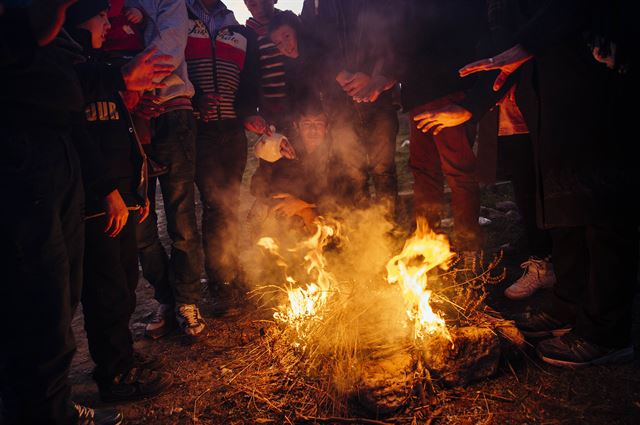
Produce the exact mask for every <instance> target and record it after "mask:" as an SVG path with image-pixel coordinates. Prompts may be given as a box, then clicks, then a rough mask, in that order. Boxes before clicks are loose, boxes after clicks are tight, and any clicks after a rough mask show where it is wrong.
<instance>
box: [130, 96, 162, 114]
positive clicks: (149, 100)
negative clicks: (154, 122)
mask: <svg viewBox="0 0 640 425" xmlns="http://www.w3.org/2000/svg"><path fill="white" fill-rule="evenodd" d="M157 100H158V97H157V96H154V95H152V94H150V93H145V94H143V95H142V96H141V97H140V100H139V102H138V106H137V107H136V110H135V114H136V115H137V116H139V117H141V118H143V119H145V120H150V119H151V118H156V117H158V116H160V115H162V114H163V113H164V106H162V105H160V104H158V103H157Z"/></svg>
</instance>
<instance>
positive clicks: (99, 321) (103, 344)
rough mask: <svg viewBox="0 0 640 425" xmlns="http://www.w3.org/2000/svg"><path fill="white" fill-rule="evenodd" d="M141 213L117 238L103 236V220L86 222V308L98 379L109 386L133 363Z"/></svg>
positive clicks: (88, 335)
mask: <svg viewBox="0 0 640 425" xmlns="http://www.w3.org/2000/svg"><path fill="white" fill-rule="evenodd" d="M137 215H138V214H137V213H136V212H132V213H131V215H130V216H129V219H128V221H127V224H126V225H125V226H124V227H123V229H122V231H121V232H120V233H119V234H118V236H116V237H114V238H112V237H110V236H108V235H107V234H106V233H104V229H105V227H106V223H107V220H106V218H105V216H101V217H97V218H93V219H90V220H87V221H86V227H85V229H86V230H85V232H86V236H85V254H84V283H83V286H82V308H83V312H84V327H85V330H86V331H87V340H88V342H89V352H90V353H91V358H93V361H94V362H95V364H96V368H95V371H94V374H93V376H94V379H95V380H96V381H97V382H98V383H99V384H100V383H106V382H110V381H111V380H112V379H113V378H114V377H115V376H116V375H117V374H119V373H124V372H126V371H127V370H128V369H129V368H130V367H131V366H132V364H133V337H132V336H131V330H130V329H129V320H130V319H131V315H132V314H133V312H134V310H135V307H136V287H137V286H138V255H137V249H136V221H137Z"/></svg>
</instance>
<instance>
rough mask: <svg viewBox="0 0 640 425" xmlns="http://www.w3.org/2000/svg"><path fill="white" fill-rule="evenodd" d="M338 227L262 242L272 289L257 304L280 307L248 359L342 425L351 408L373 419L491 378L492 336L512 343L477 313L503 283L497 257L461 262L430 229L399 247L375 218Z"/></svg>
mask: <svg viewBox="0 0 640 425" xmlns="http://www.w3.org/2000/svg"><path fill="white" fill-rule="evenodd" d="M359 214H360V215H359ZM354 215H355V217H354ZM345 217H350V218H349V219H344V218H337V217H334V218H319V219H318V221H317V222H316V226H317V227H316V231H315V233H314V234H313V235H312V236H311V237H309V238H308V239H306V240H303V241H301V242H298V243H296V244H294V245H293V246H288V247H284V246H280V245H279V242H278V240H277V238H274V237H263V238H261V239H260V241H259V242H258V245H259V247H260V249H261V250H262V252H263V253H264V256H265V259H266V260H267V264H269V265H271V266H272V268H273V270H274V272H273V274H272V279H274V280H275V281H273V282H269V283H268V284H265V285H263V286H260V287H259V288H257V289H256V290H255V291H254V292H253V295H254V296H257V297H261V298H262V299H266V298H267V297H268V296H271V297H272V299H273V300H275V301H273V302H275V303H276V305H275V306H274V307H273V310H274V312H273V316H272V317H273V321H272V322H269V324H268V326H265V331H264V339H263V340H262V341H260V342H259V343H258V347H255V349H254V351H253V352H254V353H261V354H260V355H261V356H262V357H261V359H260V360H261V361H265V359H271V361H273V362H275V363H277V364H278V365H279V367H280V368H282V370H284V371H286V373H287V374H290V375H291V376H295V379H296V380H300V381H304V382H306V383H308V385H313V388H314V389H315V390H314V393H315V394H323V395H322V397H320V398H321V399H322V400H321V402H320V403H316V406H319V405H320V406H322V405H324V406H325V408H326V409H327V410H328V411H332V412H336V411H338V412H342V413H344V411H345V410H348V406H351V405H353V404H354V403H355V404H357V405H358V406H359V408H362V409H365V410H366V411H368V412H369V413H370V414H373V415H375V416H381V415H390V414H392V413H393V412H396V411H398V410H399V409H401V408H402V407H403V406H405V405H406V404H407V403H409V402H410V401H411V400H412V399H415V398H416V397H418V398H424V397H426V395H428V394H431V395H433V394H435V393H436V392H437V390H436V388H437V387H438V386H448V385H465V384H467V383H469V382H471V381H473V380H476V379H480V378H485V377H489V376H491V375H493V374H494V373H495V372H496V370H497V365H498V359H499V356H500V338H499V337H498V335H503V334H504V335H506V336H507V337H508V338H510V339H511V340H512V341H514V342H519V339H518V335H516V334H515V333H513V328H512V327H511V326H510V324H509V322H507V321H505V320H503V319H501V318H500V317H499V316H498V315H497V314H496V313H495V312H493V311H491V310H490V309H489V308H488V307H487V306H486V304H485V303H484V299H485V297H486V287H487V285H491V284H495V283H497V282H499V281H501V280H502V279H503V278H504V271H503V270H499V269H498V265H499V263H500V260H501V259H500V256H496V257H495V258H492V259H491V260H490V261H487V264H484V263H485V259H484V258H466V259H464V258H461V257H459V256H458V255H456V254H455V253H454V252H452V251H451V249H450V245H449V241H448V238H447V236H446V235H444V234H439V233H436V232H434V231H433V230H432V229H430V228H429V226H428V224H427V223H426V222H420V223H418V225H417V228H416V230H415V232H414V233H413V234H412V235H409V236H406V235H405V236H402V235H399V234H398V233H397V231H394V230H393V228H392V226H391V225H390V224H388V225H381V224H380V223H386V221H385V220H384V219H383V218H382V215H381V214H380V213H378V212H373V213H371V212H360V213H354V214H350V215H345ZM372 222H377V223H378V225H377V226H370V224H372ZM403 240H404V242H402V241H403ZM401 244H402V246H401ZM394 251H395V255H394ZM292 379H293V378H292ZM316 401H318V400H316ZM292 402H293V403H294V404H296V402H301V401H300V400H295V401H292ZM310 405H311V404H310V403H309V401H308V400H307V402H306V403H305V404H304V406H306V409H308V408H309V406H310ZM316 409H317V407H316ZM299 410H301V411H303V412H304V411H305V408H303V407H302V406H300V409H299ZM306 413H309V414H311V416H313V414H314V413H316V414H317V411H314V412H308V411H307V412H306Z"/></svg>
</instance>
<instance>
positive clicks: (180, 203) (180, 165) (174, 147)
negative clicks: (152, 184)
mask: <svg viewBox="0 0 640 425" xmlns="http://www.w3.org/2000/svg"><path fill="white" fill-rule="evenodd" d="M151 124H152V134H153V136H152V140H151V143H152V145H153V149H154V156H155V159H156V160H157V161H158V162H160V163H162V164H167V165H169V167H170V170H169V173H167V174H164V175H162V176H160V177H159V180H160V187H161V189H162V198H163V200H164V211H165V215H166V217H167V232H168V233H169V237H170V238H171V257H170V260H169V279H164V280H160V281H158V282H150V283H151V284H152V285H165V287H164V288H160V287H158V286H156V291H159V292H165V293H168V292H169V291H168V288H166V285H167V282H168V284H169V285H170V289H171V292H172V293H173V301H174V302H175V303H178V304H195V303H197V302H198V301H200V299H201V298H202V287H201V285H200V275H201V273H202V254H201V251H200V246H199V237H198V228H197V225H196V205H195V187H194V180H195V159H196V144H195V142H196V123H195V119H194V118H193V112H192V111H191V110H175V111H169V112H166V113H164V114H162V115H160V116H159V117H158V118H155V119H154V120H153V121H152V123H151ZM148 225H149V226H151V225H152V222H150V223H149V224H148ZM155 230H156V232H157V227H156V229H155ZM141 236H142V239H141V238H139V240H138V245H139V246H140V245H142V246H147V247H148V246H151V247H154V246H155V251H153V252H155V255H158V256H161V255H162V253H163V251H159V250H158V249H157V247H158V244H157V243H156V241H157V234H154V232H153V229H151V231H148V232H145V234H144V235H141ZM145 237H146V238H148V239H147V240H145V239H144V238H145ZM165 255H166V254H165ZM149 264H152V265H154V266H156V267H160V266H161V265H162V264H163V259H162V258H161V257H158V258H156V259H155V260H152V261H147V262H146V265H149ZM144 266H145V262H143V268H144ZM155 272H156V274H159V273H161V272H160V271H159V270H157V271H155ZM160 301H161V302H165V301H166V300H160Z"/></svg>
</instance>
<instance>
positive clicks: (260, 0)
mask: <svg viewBox="0 0 640 425" xmlns="http://www.w3.org/2000/svg"><path fill="white" fill-rule="evenodd" d="M276 2H277V0H244V4H245V6H247V9H249V12H250V13H251V16H253V18H254V19H256V20H257V21H258V22H262V23H266V22H268V21H269V20H270V19H271V17H272V16H273V7H274V4H275V3H276Z"/></svg>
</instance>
